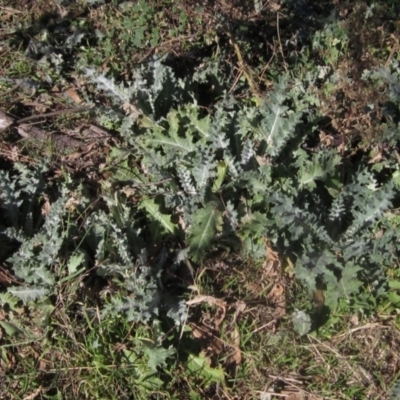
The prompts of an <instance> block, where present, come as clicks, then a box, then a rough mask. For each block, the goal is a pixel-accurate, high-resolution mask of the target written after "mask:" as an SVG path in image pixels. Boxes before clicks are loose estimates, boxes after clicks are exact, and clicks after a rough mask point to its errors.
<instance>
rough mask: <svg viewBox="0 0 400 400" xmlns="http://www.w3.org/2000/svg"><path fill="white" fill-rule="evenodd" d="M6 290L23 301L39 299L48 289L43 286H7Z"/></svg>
mask: <svg viewBox="0 0 400 400" xmlns="http://www.w3.org/2000/svg"><path fill="white" fill-rule="evenodd" d="M8 292H9V293H11V294H12V295H13V296H15V297H18V298H19V299H21V300H22V301H24V302H28V301H32V300H37V299H40V298H41V297H44V296H46V295H47V294H48V293H49V291H48V289H45V288H40V287H38V288H35V287H15V286H14V287H9V288H8Z"/></svg>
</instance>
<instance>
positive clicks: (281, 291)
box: [267, 283, 286, 319]
mask: <svg viewBox="0 0 400 400" xmlns="http://www.w3.org/2000/svg"><path fill="white" fill-rule="evenodd" d="M267 298H268V300H269V301H270V302H271V303H272V304H274V305H275V310H274V318H275V319H278V318H281V317H283V316H284V315H285V314H286V294H285V288H284V287H283V285H281V284H279V283H276V284H275V285H274V286H273V288H272V289H271V291H270V292H269V293H268V296H267Z"/></svg>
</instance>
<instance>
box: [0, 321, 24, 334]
mask: <svg viewBox="0 0 400 400" xmlns="http://www.w3.org/2000/svg"><path fill="white" fill-rule="evenodd" d="M0 325H1V327H2V328H3V329H4V331H5V332H6V334H7V335H8V336H10V337H12V336H18V335H23V334H24V331H23V330H22V329H21V328H19V327H18V326H17V325H15V324H13V323H12V322H8V321H0Z"/></svg>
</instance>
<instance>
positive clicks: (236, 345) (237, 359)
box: [227, 326, 242, 365]
mask: <svg viewBox="0 0 400 400" xmlns="http://www.w3.org/2000/svg"><path fill="white" fill-rule="evenodd" d="M230 336H231V337H230V344H231V346H232V347H233V353H232V354H231V355H230V356H229V357H228V360H227V362H228V363H229V364H236V365H239V364H240V363H241V362H242V352H241V350H240V333H239V330H238V329H237V327H236V326H235V328H234V329H233V331H232V332H231V335H230Z"/></svg>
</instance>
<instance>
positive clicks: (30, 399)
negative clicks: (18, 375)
mask: <svg viewBox="0 0 400 400" xmlns="http://www.w3.org/2000/svg"><path fill="white" fill-rule="evenodd" d="M41 392H42V387H41V386H39V387H38V388H37V389H36V390H35V391H34V392H33V393H32V394H29V395H28V396H25V397H24V400H35V399H36V397H38V396H39V394H40V393H41Z"/></svg>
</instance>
